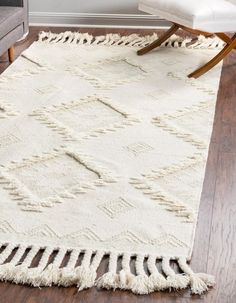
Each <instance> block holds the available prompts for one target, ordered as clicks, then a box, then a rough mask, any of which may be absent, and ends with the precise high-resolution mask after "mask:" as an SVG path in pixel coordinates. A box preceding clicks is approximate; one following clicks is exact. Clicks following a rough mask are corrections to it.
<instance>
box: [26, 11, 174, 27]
mask: <svg viewBox="0 0 236 303" xmlns="http://www.w3.org/2000/svg"><path fill="white" fill-rule="evenodd" d="M29 20H30V25H31V26H36V25H46V26H50V25H53V26H80V27H82V26H84V27H125V28H129V27H132V28H163V27H167V26H169V25H170V23H169V22H168V21H166V20H163V19H161V18H159V17H157V16H150V15H127V14H91V13H56V12H30V13H29Z"/></svg>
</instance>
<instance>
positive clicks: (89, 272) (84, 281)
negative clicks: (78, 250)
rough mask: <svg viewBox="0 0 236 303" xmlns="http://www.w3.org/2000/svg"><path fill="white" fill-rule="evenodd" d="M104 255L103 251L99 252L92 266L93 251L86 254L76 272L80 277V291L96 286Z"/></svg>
mask: <svg viewBox="0 0 236 303" xmlns="http://www.w3.org/2000/svg"><path fill="white" fill-rule="evenodd" d="M103 254H104V253H103V252H101V251H99V252H97V253H96V254H95V256H94V258H93V261H92V264H91V265H90V260H91V257H92V251H86V252H85V255H84V259H83V261H82V265H81V266H80V267H79V268H78V269H77V270H76V274H77V275H78V277H79V282H78V285H77V287H78V289H79V291H81V290H83V289H86V288H90V287H92V286H94V285H95V280H96V277H97V268H98V266H99V264H100V262H101V260H102V257H103Z"/></svg>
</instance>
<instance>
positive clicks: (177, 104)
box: [0, 32, 222, 294]
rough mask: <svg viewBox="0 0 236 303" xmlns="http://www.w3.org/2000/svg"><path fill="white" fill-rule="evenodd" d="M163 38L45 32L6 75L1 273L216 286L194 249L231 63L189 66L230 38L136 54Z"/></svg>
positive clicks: (38, 280)
mask: <svg viewBox="0 0 236 303" xmlns="http://www.w3.org/2000/svg"><path fill="white" fill-rule="evenodd" d="M154 39H156V35H153V36H147V37H139V36H138V35H131V36H128V37H120V36H119V35H114V34H108V35H106V36H99V37H93V36H90V35H88V34H81V33H71V32H65V33H61V34H52V33H41V34H40V36H39V41H37V42H35V43H34V44H33V45H32V46H31V47H30V48H29V49H27V50H26V51H25V52H24V53H23V54H22V55H21V56H20V58H19V59H17V60H16V61H15V62H14V63H13V64H12V65H11V66H10V67H9V68H8V69H7V70H6V71H5V72H4V73H3V74H2V75H1V76H0V91H1V94H0V118H1V120H0V197H1V198H0V209H1V212H0V247H1V250H0V279H1V280H2V281H12V282H14V283H20V284H29V285H33V286H35V287H37V286H52V285H61V286H70V285H77V287H78V288H79V290H82V289H85V288H89V287H92V286H94V285H96V286H97V287H99V288H106V289H126V290H130V291H132V292H134V293H137V294H147V293H151V292H153V291H159V290H165V289H167V290H174V289H183V288H187V287H190V288H191V290H192V293H196V294H201V293H203V292H204V291H206V290H207V289H208V287H211V286H213V285H214V278H213V277H212V276H211V275H208V274H205V273H195V272H193V270H192V269H191V268H190V266H189V261H190V259H191V254H192V250H193V243H194V234H195V229H196V223H197V217H198V208H199V202H200V196H201V191H202V185H203V180H204V174H205V166H206V160H207V155H208V147H209V142H210V137H211V132H212V124H213V119H214V111H215V103H216V96H217V90H218V86H219V79H220V73H221V65H218V66H217V67H216V68H214V69H213V70H212V71H211V72H209V73H208V74H207V75H205V76H203V77H201V78H200V79H198V80H194V79H188V78H187V77H186V75H187V74H188V73H189V72H190V71H192V70H194V69H195V68H196V67H197V66H199V65H200V64H202V63H203V62H206V61H208V60H209V58H210V57H212V56H214V55H215V53H216V52H217V51H219V50H217V48H220V47H221V46H222V44H221V43H220V42H219V40H217V39H203V38H202V37H199V39H198V41H197V42H195V43H194V44H192V45H191V46H189V44H188V42H190V40H189V39H185V40H183V39H181V38H179V37H176V36H174V37H172V39H171V40H169V42H168V43H167V44H166V45H165V47H162V48H160V49H159V50H156V51H153V52H152V53H150V54H147V55H145V56H143V57H138V56H137V55H136V51H137V49H139V48H140V47H142V46H144V45H147V44H148V43H150V42H151V41H153V40H154ZM206 220H207V218H206ZM36 255H37V256H38V258H39V262H38V264H35V263H34V265H33V263H32V261H33V259H34V257H35V256H36ZM65 256H67V262H63V260H65ZM105 256H107V258H108V260H109V264H108V267H107V271H106V272H105V273H103V274H102V275H100V274H99V275H98V274H97V270H98V268H99V266H100V263H101V261H102V260H103V258H104V257H105ZM131 259H132V262H134V265H135V266H134V268H131V267H132V266H131ZM173 263H176V265H177V267H178V269H179V270H176V268H177V267H176V266H175V267H173ZM62 264H63V265H62Z"/></svg>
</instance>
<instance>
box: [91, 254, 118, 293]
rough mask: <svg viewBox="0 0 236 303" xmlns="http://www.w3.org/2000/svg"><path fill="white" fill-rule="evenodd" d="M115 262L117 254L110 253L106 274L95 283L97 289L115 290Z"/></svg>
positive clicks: (116, 278) (116, 283)
mask: <svg viewBox="0 0 236 303" xmlns="http://www.w3.org/2000/svg"><path fill="white" fill-rule="evenodd" d="M117 260H118V255H117V253H111V254H110V257H109V266H108V272H107V273H105V274H104V275H103V276H101V277H100V278H99V279H98V280H97V282H96V285H97V287H98V288H106V289H113V290H115V289H116V288H118V287H119V276H118V275H117V273H116V268H117Z"/></svg>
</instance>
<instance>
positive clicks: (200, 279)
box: [178, 258, 215, 295]
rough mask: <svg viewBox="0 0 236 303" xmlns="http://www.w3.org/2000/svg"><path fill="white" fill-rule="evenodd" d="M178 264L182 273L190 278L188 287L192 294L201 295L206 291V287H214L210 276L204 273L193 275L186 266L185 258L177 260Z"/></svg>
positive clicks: (212, 278)
mask: <svg viewBox="0 0 236 303" xmlns="http://www.w3.org/2000/svg"><path fill="white" fill-rule="evenodd" d="M178 264H179V266H180V268H181V269H182V270H183V272H184V273H186V274H187V275H189V277H190V287H191V292H192V294H198V295H201V294H203V293H204V292H206V291H207V290H208V287H213V286H214V285H215V280H214V277H213V276H212V275H208V274H204V273H194V272H193V271H192V269H191V268H190V267H189V266H188V264H187V260H186V259H185V258H179V259H178Z"/></svg>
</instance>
